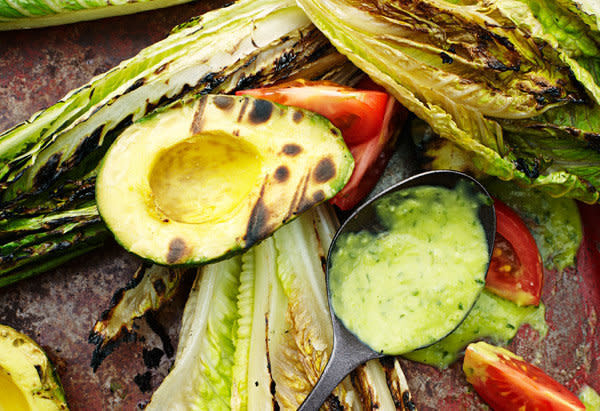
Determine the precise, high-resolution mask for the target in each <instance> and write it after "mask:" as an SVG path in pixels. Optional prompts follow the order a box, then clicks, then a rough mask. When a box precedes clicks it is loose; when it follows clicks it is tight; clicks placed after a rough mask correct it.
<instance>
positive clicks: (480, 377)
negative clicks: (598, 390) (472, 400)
mask: <svg viewBox="0 0 600 411" xmlns="http://www.w3.org/2000/svg"><path fill="white" fill-rule="evenodd" d="M463 371H464V373H465V375H466V377H467V381H468V382H469V383H470V384H472V385H473V388H475V391H477V393H478V394H479V395H480V396H481V398H483V400H484V401H485V402H486V403H487V404H488V405H489V406H490V407H491V408H492V409H494V410H497V411H504V410H506V411H513V410H520V411H534V410H537V411H546V410H556V411H560V410H565V411H566V410H585V407H584V405H583V403H582V402H581V401H580V400H579V398H577V397H576V396H575V395H574V394H573V393H571V392H570V391H569V390H567V389H566V388H565V387H564V386H562V385H561V384H560V383H558V382H557V381H556V380H554V379H553V378H551V377H550V376H549V375H547V374H546V373H544V371H542V370H541V369H539V368H538V367H536V366H534V365H532V364H530V363H528V362H526V361H525V360H524V359H523V358H522V357H520V356H518V355H516V354H513V353H512V352H510V351H508V350H506V349H504V348H500V347H495V346H493V345H490V344H487V343H485V342H478V343H473V344H469V346H468V347H467V349H466V351H465V359H464V362H463Z"/></svg>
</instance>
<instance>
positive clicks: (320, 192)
mask: <svg viewBox="0 0 600 411" xmlns="http://www.w3.org/2000/svg"><path fill="white" fill-rule="evenodd" d="M313 200H314V201H315V202H316V203H320V202H321V201H323V200H325V192H324V191H323V190H318V191H315V193H314V194H313Z"/></svg>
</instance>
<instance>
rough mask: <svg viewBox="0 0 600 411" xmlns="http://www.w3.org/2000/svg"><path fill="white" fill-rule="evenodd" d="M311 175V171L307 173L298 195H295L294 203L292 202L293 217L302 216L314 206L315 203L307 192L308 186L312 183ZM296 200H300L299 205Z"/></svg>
mask: <svg viewBox="0 0 600 411" xmlns="http://www.w3.org/2000/svg"><path fill="white" fill-rule="evenodd" d="M310 174H311V173H310V171H308V172H307V173H306V176H305V177H304V179H303V180H302V183H301V184H300V186H299V187H298V188H299V189H298V190H296V193H294V201H293V202H292V207H291V212H292V214H293V215H298V214H302V213H303V212H304V211H306V210H308V209H309V208H311V207H312V206H313V205H314V203H313V202H312V201H311V200H310V199H309V198H308V197H307V196H306V192H307V191H308V184H309V181H310ZM298 193H300V195H299V196H298ZM296 199H298V202H297V203H296ZM294 204H295V206H294Z"/></svg>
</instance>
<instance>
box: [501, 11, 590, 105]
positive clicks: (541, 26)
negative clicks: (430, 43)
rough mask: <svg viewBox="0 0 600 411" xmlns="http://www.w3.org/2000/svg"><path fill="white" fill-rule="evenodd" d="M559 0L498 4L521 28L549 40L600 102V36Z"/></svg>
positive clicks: (534, 35)
mask: <svg viewBox="0 0 600 411" xmlns="http://www.w3.org/2000/svg"><path fill="white" fill-rule="evenodd" d="M560 3H561V2H560V1H559V0H500V1H497V2H496V5H497V7H498V8H499V9H500V10H501V11H502V13H503V14H505V15H506V16H507V17H508V18H509V19H511V20H512V21H513V22H514V23H515V24H516V25H517V26H518V27H519V28H520V29H522V30H523V31H525V32H526V33H529V34H531V36H532V37H533V38H535V39H538V40H541V41H543V42H546V43H548V44H549V45H550V46H551V47H552V48H553V49H554V50H556V51H557V52H558V55H559V58H560V59H561V60H562V61H563V62H564V63H565V64H567V65H568V66H569V67H570V68H571V70H572V72H573V74H574V76H575V78H576V79H577V80H579V82H581V84H582V85H583V86H584V87H585V88H586V90H587V91H588V93H589V94H590V95H591V96H592V98H593V99H594V100H595V101H596V102H597V103H598V102H600V70H599V68H600V44H599V41H600V36H598V35H597V34H598V33H595V34H596V35H594V33H593V32H591V31H590V29H589V27H588V26H587V25H586V24H585V23H584V22H583V21H581V20H580V19H579V18H578V17H577V15H576V14H573V13H571V11H569V10H568V9H565V8H563V7H562V6H561V4H560Z"/></svg>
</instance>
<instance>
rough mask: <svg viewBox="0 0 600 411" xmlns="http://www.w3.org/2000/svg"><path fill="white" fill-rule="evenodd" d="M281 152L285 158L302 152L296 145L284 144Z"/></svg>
mask: <svg viewBox="0 0 600 411" xmlns="http://www.w3.org/2000/svg"><path fill="white" fill-rule="evenodd" d="M281 152H282V153H283V154H285V155H286V156H290V157H294V156H297V155H298V154H300V153H301V152H302V147H300V146H299V145H298V144H286V145H285V146H283V149H282V150H281Z"/></svg>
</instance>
